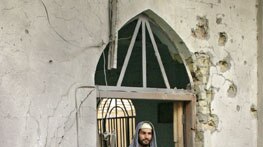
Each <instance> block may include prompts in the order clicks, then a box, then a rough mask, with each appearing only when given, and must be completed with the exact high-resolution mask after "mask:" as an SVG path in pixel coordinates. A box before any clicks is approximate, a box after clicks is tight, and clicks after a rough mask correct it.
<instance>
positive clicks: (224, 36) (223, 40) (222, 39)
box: [218, 32, 227, 46]
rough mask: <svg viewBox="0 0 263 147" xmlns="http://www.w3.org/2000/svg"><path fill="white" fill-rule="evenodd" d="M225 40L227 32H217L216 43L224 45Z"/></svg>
mask: <svg viewBox="0 0 263 147" xmlns="http://www.w3.org/2000/svg"><path fill="white" fill-rule="evenodd" d="M226 42H227V34H226V33H225V32H220V33H219V39H218V45H219V46H224V45H225V44H226Z"/></svg>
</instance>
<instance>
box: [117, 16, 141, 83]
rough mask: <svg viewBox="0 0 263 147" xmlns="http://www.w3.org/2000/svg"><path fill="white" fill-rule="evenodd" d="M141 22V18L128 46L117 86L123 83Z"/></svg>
mask: <svg viewBox="0 0 263 147" xmlns="http://www.w3.org/2000/svg"><path fill="white" fill-rule="evenodd" d="M141 22H142V21H141V19H138V22H137V24H136V27H135V30H134V33H133V35H132V39H131V42H130V45H129V48H128V51H127V54H126V57H125V60H124V63H123V66H122V69H121V73H120V76H119V79H118V82H117V86H121V83H122V80H123V77H124V74H125V71H126V68H127V65H128V62H129V60H130V57H131V52H132V49H133V46H134V44H135V41H136V37H137V34H138V31H139V28H140V25H141Z"/></svg>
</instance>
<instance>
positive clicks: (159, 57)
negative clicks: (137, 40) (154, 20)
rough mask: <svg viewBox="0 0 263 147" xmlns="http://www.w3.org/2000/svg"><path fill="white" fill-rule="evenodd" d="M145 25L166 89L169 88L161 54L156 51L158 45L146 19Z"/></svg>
mask: <svg viewBox="0 0 263 147" xmlns="http://www.w3.org/2000/svg"><path fill="white" fill-rule="evenodd" d="M146 27H147V29H148V32H149V35H150V38H151V41H152V44H153V49H154V51H155V56H156V58H157V61H158V63H159V66H160V69H161V72H162V76H163V79H164V83H165V85H166V87H167V88H168V89H170V84H169V81H168V78H167V75H166V72H165V69H164V66H163V63H162V59H161V56H160V54H159V51H158V47H157V44H156V42H155V39H154V36H153V33H152V30H151V27H150V24H149V22H148V21H146Z"/></svg>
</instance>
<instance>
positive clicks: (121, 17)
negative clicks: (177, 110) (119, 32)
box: [0, 0, 262, 147]
mask: <svg viewBox="0 0 263 147" xmlns="http://www.w3.org/2000/svg"><path fill="white" fill-rule="evenodd" d="M261 5H262V4H261ZM257 7H258V5H257V1H256V0H251V1H249V2H248V1H246V0H232V1H228V0H212V1H211V0H187V1H185V0H174V1H171V0H145V1H144V2H143V3H142V1H140V0H133V1H130V0H119V1H118V3H117V8H118V21H117V24H116V25H117V27H118V29H120V28H121V27H122V26H123V25H124V24H125V23H126V22H127V21H128V20H130V19H131V18H133V17H134V16H136V15H137V14H139V13H141V12H143V11H145V10H148V9H150V10H151V11H153V12H154V13H155V14H157V15H158V16H159V17H160V18H162V19H163V20H164V21H166V22H167V24H168V25H169V26H170V27H171V28H170V30H168V31H167V33H171V32H176V33H177V34H178V36H180V38H181V40H182V41H181V44H184V45H186V46H187V48H188V49H181V50H182V52H184V51H185V50H187V51H185V52H188V53H190V55H191V56H190V59H191V60H190V61H189V63H188V65H189V68H190V67H192V68H190V69H191V72H192V75H193V80H194V87H193V88H194V89H195V92H196V94H197V98H198V103H197V128H195V129H196V130H195V131H196V137H195V141H196V146H197V147H202V146H204V147H221V146H224V147H233V146H238V147H247V146H249V147H256V146H257V135H256V134H257V125H256V122H257V117H256V116H257V111H256V110H257V92H258V91H257V89H258V87H257V84H256V83H257V80H258V79H257V66H255V65H257V54H258V53H257V47H258V46H257V45H258V44H257ZM168 10H169V11H168ZM108 16H109V15H108V1H97V0H90V1H85V0H74V1H69V0H37V1H30V0H21V1H15V0H2V1H1V2H0V36H1V40H0V60H1V63H0V67H1V70H0V79H1V80H0V104H1V107H0V110H1V115H0V120H1V127H0V135H1V138H0V146H5V147H18V146H25V147H28V146H38V147H44V146H45V147H54V146H61V147H72V146H90V147H93V146H95V144H96V129H95V127H96V123H95V121H96V104H95V100H96V99H95V98H96V96H95V90H94V88H93V87H92V86H94V71H95V68H96V65H97V62H98V60H99V57H100V54H101V52H102V50H103V48H105V45H106V44H107V43H108V40H109V20H108ZM173 41H175V42H176V41H178V40H173ZM187 57H189V55H187ZM190 64H191V65H190Z"/></svg>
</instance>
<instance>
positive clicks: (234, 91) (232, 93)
mask: <svg viewBox="0 0 263 147" xmlns="http://www.w3.org/2000/svg"><path fill="white" fill-rule="evenodd" d="M236 94H237V86H236V85H235V84H234V83H232V84H231V85H230V86H229V87H228V90H227V95H228V97H232V98H233V97H235V96H236Z"/></svg>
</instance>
